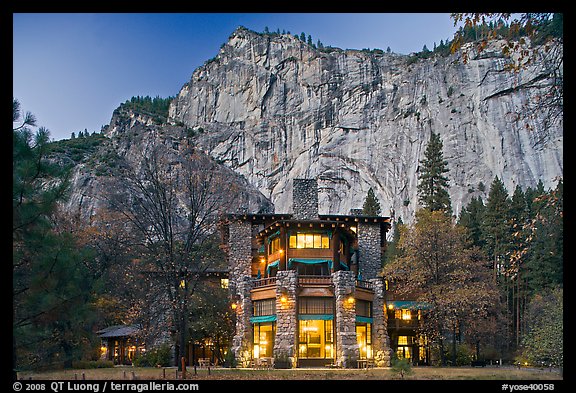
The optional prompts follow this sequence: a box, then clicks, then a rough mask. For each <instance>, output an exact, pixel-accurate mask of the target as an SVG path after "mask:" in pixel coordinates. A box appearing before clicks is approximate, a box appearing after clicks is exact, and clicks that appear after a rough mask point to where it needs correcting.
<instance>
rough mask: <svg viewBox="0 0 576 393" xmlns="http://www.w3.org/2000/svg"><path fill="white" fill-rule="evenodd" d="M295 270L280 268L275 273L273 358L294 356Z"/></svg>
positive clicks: (296, 325) (296, 320)
mask: <svg viewBox="0 0 576 393" xmlns="http://www.w3.org/2000/svg"><path fill="white" fill-rule="evenodd" d="M297 281H298V277H297V273H296V271H295V270H281V271H279V272H278V273H277V274H276V338H275V339H274V358H276V359H282V358H284V357H290V358H294V357H295V356H296V351H295V345H296V330H297V327H298V318H297V315H296V285H297Z"/></svg>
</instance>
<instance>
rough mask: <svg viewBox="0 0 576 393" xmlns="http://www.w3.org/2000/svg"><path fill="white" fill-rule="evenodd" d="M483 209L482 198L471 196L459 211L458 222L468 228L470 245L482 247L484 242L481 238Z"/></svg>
mask: <svg viewBox="0 0 576 393" xmlns="http://www.w3.org/2000/svg"><path fill="white" fill-rule="evenodd" d="M484 211H485V206H484V202H482V198H480V197H477V198H474V197H473V198H472V200H470V203H469V204H468V205H467V206H466V207H464V208H463V209H462V211H461V212H460V218H459V219H458V224H459V225H461V226H463V227H465V228H466V229H467V230H468V239H469V240H470V242H471V243H472V245H475V246H478V247H480V248H482V247H483V246H484V242H483V240H482V220H483V215H484Z"/></svg>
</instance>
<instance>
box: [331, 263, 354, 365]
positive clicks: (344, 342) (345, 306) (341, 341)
mask: <svg viewBox="0 0 576 393" xmlns="http://www.w3.org/2000/svg"><path fill="white" fill-rule="evenodd" d="M332 282H333V284H334V296H335V298H336V309H335V319H336V326H335V331H336V359H335V360H336V363H337V364H341V365H342V367H346V368H350V367H356V361H357V360H358V358H359V355H360V353H359V348H358V343H357V341H356V303H355V301H350V300H349V299H353V296H354V290H355V288H356V277H355V275H354V272H348V271H343V270H340V271H337V272H335V273H333V274H332Z"/></svg>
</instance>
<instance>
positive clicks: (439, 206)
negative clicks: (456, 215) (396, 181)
mask: <svg viewBox="0 0 576 393" xmlns="http://www.w3.org/2000/svg"><path fill="white" fill-rule="evenodd" d="M447 172H448V162H447V161H445V160H444V155H443V153H442V140H441V139H440V134H435V133H434V132H432V133H431V135H430V142H428V146H427V147H426V151H425V152H424V159H423V160H421V161H420V174H419V176H418V178H419V180H420V182H419V184H418V199H419V201H420V203H422V204H423V205H424V207H425V208H427V209H429V210H432V211H443V212H445V213H447V214H450V215H451V214H452V204H451V201H450V196H449V194H448V178H447V177H446V176H444V174H445V173H447Z"/></svg>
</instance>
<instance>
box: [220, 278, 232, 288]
mask: <svg viewBox="0 0 576 393" xmlns="http://www.w3.org/2000/svg"><path fill="white" fill-rule="evenodd" d="M229 284H230V280H228V279H227V278H221V279H220V287H221V288H224V289H228V285H229Z"/></svg>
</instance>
